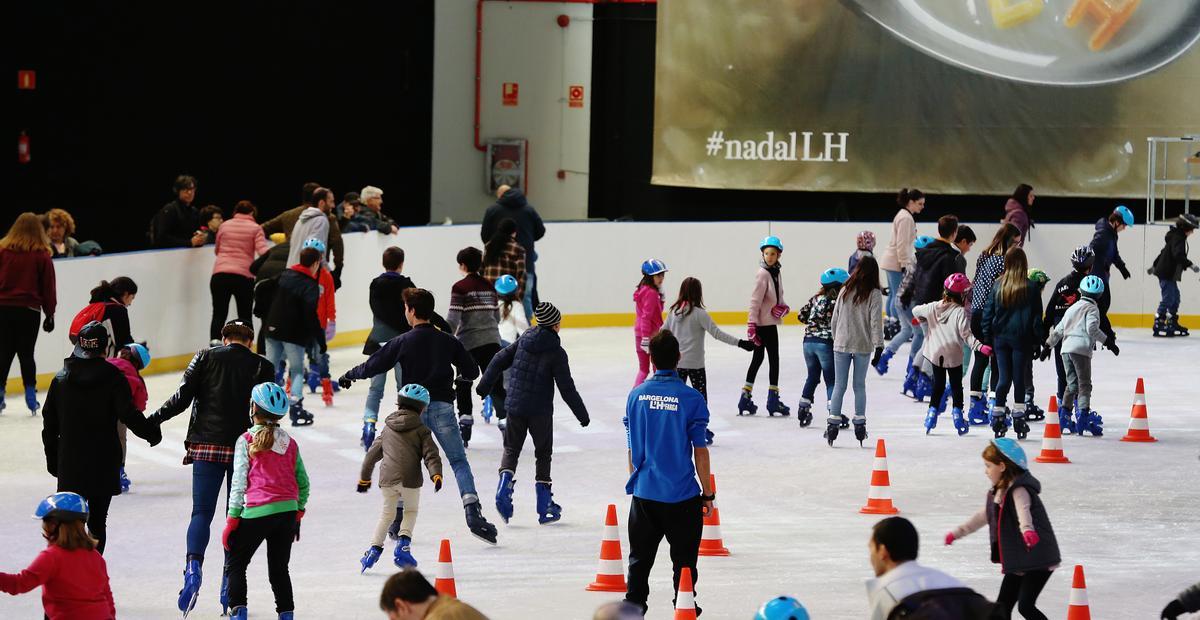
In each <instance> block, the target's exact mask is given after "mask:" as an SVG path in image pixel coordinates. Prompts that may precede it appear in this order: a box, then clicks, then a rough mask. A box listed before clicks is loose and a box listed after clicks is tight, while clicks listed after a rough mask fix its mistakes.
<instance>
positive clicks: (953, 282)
mask: <svg viewBox="0 0 1200 620" xmlns="http://www.w3.org/2000/svg"><path fill="white" fill-rule="evenodd" d="M942 285H943V286H945V287H946V290H947V291H949V292H951V293H955V294H957V295H965V294H966V293H967V291H969V290H971V281H970V280H969V279H967V276H965V275H963V274H961V273H952V274H950V277H948V278H946V281H945V282H943V283H942Z"/></svg>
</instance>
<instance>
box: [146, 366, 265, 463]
mask: <svg viewBox="0 0 1200 620" xmlns="http://www.w3.org/2000/svg"><path fill="white" fill-rule="evenodd" d="M274 380H275V367H274V366H273V365H272V364H271V362H269V361H267V359H266V358H265V357H263V356H261V355H258V354H256V353H255V352H254V351H251V350H250V349H248V348H246V347H244V346H242V345H240V344H228V345H223V346H219V347H213V348H211V349H201V350H200V351H199V352H197V353H196V355H194V356H192V361H191V362H189V363H188V366H187V369H185V370H184V371H183V378H182V379H180V381H179V387H178V388H176V389H175V393H174V394H172V395H171V397H170V398H168V399H167V402H165V403H163V404H162V406H161V407H159V408H158V411H156V412H155V413H154V415H152V416H151V420H154V421H156V422H164V421H166V420H170V419H171V418H173V417H175V416H177V415H179V414H180V413H182V412H183V411H184V409H187V408H188V406H189V405H190V406H191V414H190V416H189V419H188V430H187V438H186V439H185V440H184V445H185V446H186V445H188V444H193V443H203V444H213V445H218V446H233V443H234V441H236V440H237V438H238V436H239V435H241V434H242V433H243V432H245V430H246V429H247V428H249V427H250V416H249V415H248V412H249V410H250V391H251V390H253V389H254V386H256V385H258V384H260V383H266V382H268V381H274Z"/></svg>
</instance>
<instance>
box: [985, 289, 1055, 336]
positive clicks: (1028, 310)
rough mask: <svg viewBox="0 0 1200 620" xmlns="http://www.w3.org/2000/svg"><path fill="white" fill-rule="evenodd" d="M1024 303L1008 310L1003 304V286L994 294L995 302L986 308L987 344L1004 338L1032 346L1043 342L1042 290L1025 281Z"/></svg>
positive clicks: (989, 303) (993, 299) (992, 301)
mask: <svg viewBox="0 0 1200 620" xmlns="http://www.w3.org/2000/svg"><path fill="white" fill-rule="evenodd" d="M1025 282H1026V286H1027V287H1028V288H1027V289H1026V293H1025V302H1024V303H1022V304H1020V305H1018V306H1016V307H1013V308H1009V307H1006V306H1005V305H1004V304H1003V303H1001V301H1000V286H999V285H997V286H996V288H995V291H993V292H992V300H991V301H990V302H988V304H987V305H986V306H984V308H983V321H982V326H983V338H982V340H983V341H984V342H995V341H996V340H997V339H1000V338H1003V339H1004V340H1007V341H1009V342H1015V343H1018V344H1021V345H1026V346H1032V345H1034V344H1037V343H1039V342H1040V340H1039V339H1040V338H1041V335H1042V333H1044V332H1043V331H1042V330H1043V327H1042V287H1041V286H1039V285H1038V284H1037V283H1036V282H1033V281H1030V280H1026V281H1025Z"/></svg>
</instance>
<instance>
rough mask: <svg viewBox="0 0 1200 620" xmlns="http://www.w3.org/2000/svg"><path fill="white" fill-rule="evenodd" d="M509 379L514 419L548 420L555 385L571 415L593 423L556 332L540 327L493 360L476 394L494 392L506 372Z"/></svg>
mask: <svg viewBox="0 0 1200 620" xmlns="http://www.w3.org/2000/svg"><path fill="white" fill-rule="evenodd" d="M509 368H512V372H511V373H509V376H508V384H507V390H508V396H507V397H506V398H505V401H504V404H505V408H507V409H508V415H510V416H528V417H534V416H545V415H551V414H553V413H554V385H555V384H558V389H559V390H561V391H562V398H563V400H564V401H566V403H567V406H568V407H570V408H571V412H572V413H574V414H575V417H576V418H578V419H579V421H580V422H585V421H589V420H590V418H589V417H588V412H587V407H585V406H584V404H583V398H581V397H580V396H579V392H578V391H577V390H576V389H575V381H574V379H572V378H571V366H570V364H568V362H567V352H566V351H565V350H563V348H562V341H561V340H560V339H559V337H558V333H557V332H555V331H554V330H553V329H549V328H546V327H542V326H540V325H539V326H537V327H534V328H532V329H530V330H529V331H526V332H525V333H524V334H522V335H521V337H520V338H518V339H517V341H516V342H514V343H512V344H510V345H508V347H506V348H504V349H503V350H501V351H500V352H499V353H497V354H496V356H495V357H493V358H492V362H491V363H490V364H488V367H487V371H486V372H484V373H483V378H482V379H480V380H479V387H478V388H477V389H476V392H480V393H487V392H490V391H491V389H492V386H493V385H495V383H496V382H497V381H499V380H500V378H501V375H502V374H503V373H504V371H506V370H508V369H509Z"/></svg>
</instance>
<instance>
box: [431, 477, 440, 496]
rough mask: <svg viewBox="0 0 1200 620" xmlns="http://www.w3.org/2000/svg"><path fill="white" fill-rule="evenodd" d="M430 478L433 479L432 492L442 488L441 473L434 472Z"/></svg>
mask: <svg viewBox="0 0 1200 620" xmlns="http://www.w3.org/2000/svg"><path fill="white" fill-rule="evenodd" d="M430 480H432V481H433V492H434V493H437V492H438V491H441V490H442V475H441V474H434V475H433V477H432V478H430Z"/></svg>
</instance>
